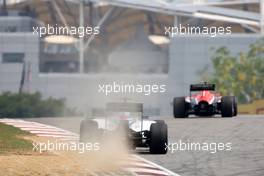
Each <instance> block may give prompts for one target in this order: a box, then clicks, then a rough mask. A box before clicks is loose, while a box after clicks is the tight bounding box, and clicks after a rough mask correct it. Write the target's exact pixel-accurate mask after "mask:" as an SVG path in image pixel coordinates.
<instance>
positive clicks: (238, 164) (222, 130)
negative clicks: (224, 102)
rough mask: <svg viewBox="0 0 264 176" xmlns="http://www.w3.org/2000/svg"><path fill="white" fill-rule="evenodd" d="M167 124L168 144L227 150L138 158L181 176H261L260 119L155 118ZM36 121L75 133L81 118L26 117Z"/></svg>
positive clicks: (263, 123)
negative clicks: (218, 146) (224, 147)
mask: <svg viewBox="0 0 264 176" xmlns="http://www.w3.org/2000/svg"><path fill="white" fill-rule="evenodd" d="M159 119H164V120H165V122H166V123H167V124H168V132H169V134H168V135H169V143H171V144H179V143H180V141H183V142H189V143H192V142H193V143H199V144H203V143H209V144H212V143H216V144H219V143H224V144H226V143H229V144H230V145H231V150H220V151H216V152H212V151H204V150H180V149H178V150H174V151H168V153H167V154H166V155H151V154H148V153H147V152H144V151H140V152H139V153H138V155H139V156H140V157H141V158H144V159H146V161H151V162H152V163H155V164H157V166H162V167H163V168H167V169H169V170H171V171H173V172H175V173H177V174H179V175H181V176H206V175H208V176H263V175H264V116H263V115H239V116H237V117H233V118H220V117H208V118H207V117H206V118H205V117H203V118H196V117H191V118H186V119H174V118H172V117H159ZM25 120H27V121H31V122H39V123H42V124H47V125H51V126H55V127H58V128H60V129H64V130H67V131H70V132H72V133H76V134H78V133H79V125H80V122H81V120H82V118H34V119H33V118H30V119H25Z"/></svg>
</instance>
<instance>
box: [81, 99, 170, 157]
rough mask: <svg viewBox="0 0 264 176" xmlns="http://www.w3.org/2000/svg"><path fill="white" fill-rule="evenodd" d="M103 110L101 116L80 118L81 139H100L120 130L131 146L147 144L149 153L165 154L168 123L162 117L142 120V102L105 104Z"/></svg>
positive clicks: (88, 140)
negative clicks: (104, 113)
mask: <svg viewBox="0 0 264 176" xmlns="http://www.w3.org/2000/svg"><path fill="white" fill-rule="evenodd" d="M105 111H106V115H105V117H104V118H92V119H88V118H87V119H84V120H82V122H81V125H80V141H81V142H90V141H100V139H103V138H104V137H105V136H108V135H111V134H116V133H122V134H121V135H122V136H123V137H124V140H126V141H128V143H129V145H130V146H131V148H133V149H136V147H147V148H149V151H150V153H151V154H166V153H167V147H166V144H167V142H168V131H167V130H168V129H167V124H165V122H164V121H163V120H148V119H144V118H143V104H142V103H130V102H129V103H128V102H124V103H123V102H122V103H119V102H115V103H114V102H113V103H107V104H106V110H105ZM121 129H122V130H121Z"/></svg>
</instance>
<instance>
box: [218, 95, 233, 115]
mask: <svg viewBox="0 0 264 176" xmlns="http://www.w3.org/2000/svg"><path fill="white" fill-rule="evenodd" d="M234 114H235V107H234V98H233V97H232V96H224V97H222V99H221V115H222V117H233V116H234Z"/></svg>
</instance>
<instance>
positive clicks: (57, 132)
mask: <svg viewBox="0 0 264 176" xmlns="http://www.w3.org/2000/svg"><path fill="white" fill-rule="evenodd" d="M0 122H2V123H5V124H8V125H12V126H15V127H17V128H20V129H22V130H24V131H28V132H30V133H32V134H35V135H37V136H43V137H54V138H57V139H59V140H62V141H75V142H78V141H79V135H78V134H76V133H72V132H70V131H67V130H64V129H61V128H58V127H54V126H50V125H45V124H41V123H38V122H29V121H24V120H21V119H0ZM131 156H132V157H130V158H125V159H121V161H124V162H123V163H126V164H124V165H123V167H124V168H125V169H126V170H127V171H129V172H132V173H133V174H135V175H138V176H179V175H178V174H176V173H174V172H172V171H170V170H168V169H166V168H164V167H162V166H160V165H158V164H155V163H153V162H151V161H148V160H146V159H144V158H142V157H140V156H138V155H131Z"/></svg>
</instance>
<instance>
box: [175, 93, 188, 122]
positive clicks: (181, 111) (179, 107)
mask: <svg viewBox="0 0 264 176" xmlns="http://www.w3.org/2000/svg"><path fill="white" fill-rule="evenodd" d="M173 115H174V118H186V117H188V114H187V113H186V102H185V98H184V97H175V98H174V99H173Z"/></svg>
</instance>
